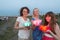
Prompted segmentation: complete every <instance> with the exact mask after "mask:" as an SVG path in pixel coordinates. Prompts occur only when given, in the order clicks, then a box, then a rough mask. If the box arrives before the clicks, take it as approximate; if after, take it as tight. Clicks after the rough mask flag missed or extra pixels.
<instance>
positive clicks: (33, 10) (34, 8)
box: [32, 8, 39, 17]
mask: <svg viewBox="0 0 60 40" xmlns="http://www.w3.org/2000/svg"><path fill="white" fill-rule="evenodd" d="M36 9H38V8H34V9H33V16H32V17H34V10H36ZM38 11H39V9H38Z"/></svg>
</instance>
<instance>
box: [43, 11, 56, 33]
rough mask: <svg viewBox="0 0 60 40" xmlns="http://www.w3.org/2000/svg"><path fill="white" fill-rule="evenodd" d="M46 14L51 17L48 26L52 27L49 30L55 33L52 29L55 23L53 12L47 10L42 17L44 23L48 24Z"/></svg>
mask: <svg viewBox="0 0 60 40" xmlns="http://www.w3.org/2000/svg"><path fill="white" fill-rule="evenodd" d="M47 16H50V17H51V21H50V24H49V26H50V27H51V28H52V29H51V31H52V32H53V33H55V31H54V27H55V25H56V18H55V14H54V13H53V12H47V13H46V15H45V17H44V20H45V22H44V25H48V22H47V21H46V17H47Z"/></svg>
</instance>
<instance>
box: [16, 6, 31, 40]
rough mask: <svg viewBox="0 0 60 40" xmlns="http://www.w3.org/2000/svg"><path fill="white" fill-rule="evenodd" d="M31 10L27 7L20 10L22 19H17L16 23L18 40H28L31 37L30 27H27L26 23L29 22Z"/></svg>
mask: <svg viewBox="0 0 60 40" xmlns="http://www.w3.org/2000/svg"><path fill="white" fill-rule="evenodd" d="M28 13H29V9H28V8H27V7H22V8H21V10H20V17H18V18H17V20H16V23H15V29H19V30H18V40H28V39H29V36H30V30H29V27H25V26H24V23H25V22H29V21H30V20H29V19H28V18H27V16H28Z"/></svg>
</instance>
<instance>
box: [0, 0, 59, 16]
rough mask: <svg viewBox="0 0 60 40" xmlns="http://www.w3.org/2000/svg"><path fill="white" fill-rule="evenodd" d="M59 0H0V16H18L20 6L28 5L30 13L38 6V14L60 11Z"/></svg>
mask: <svg viewBox="0 0 60 40" xmlns="http://www.w3.org/2000/svg"><path fill="white" fill-rule="evenodd" d="M59 3H60V0H0V16H18V15H19V10H20V8H21V7H24V6H26V7H28V8H29V9H30V14H33V9H34V8H38V9H39V14H40V15H43V14H46V13H47V12H49V11H53V12H54V13H60V4H59Z"/></svg>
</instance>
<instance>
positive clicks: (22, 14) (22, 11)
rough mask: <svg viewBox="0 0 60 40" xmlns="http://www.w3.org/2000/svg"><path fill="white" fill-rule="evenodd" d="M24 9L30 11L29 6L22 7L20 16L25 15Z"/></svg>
mask: <svg viewBox="0 0 60 40" xmlns="http://www.w3.org/2000/svg"><path fill="white" fill-rule="evenodd" d="M24 9H27V11H28V13H29V12H30V10H29V8H28V7H22V8H21V10H20V16H23V10H24Z"/></svg>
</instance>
